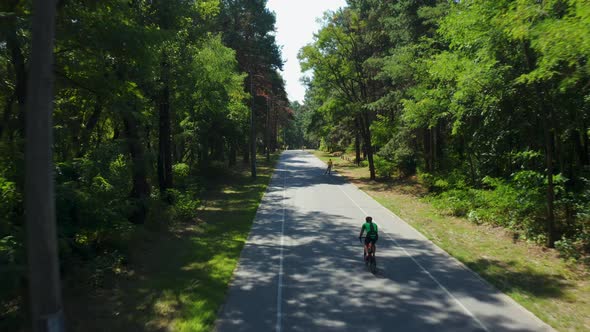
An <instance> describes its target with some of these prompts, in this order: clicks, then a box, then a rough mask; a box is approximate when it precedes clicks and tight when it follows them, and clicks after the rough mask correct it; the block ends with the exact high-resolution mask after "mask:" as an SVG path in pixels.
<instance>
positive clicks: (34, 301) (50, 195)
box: [25, 0, 64, 332]
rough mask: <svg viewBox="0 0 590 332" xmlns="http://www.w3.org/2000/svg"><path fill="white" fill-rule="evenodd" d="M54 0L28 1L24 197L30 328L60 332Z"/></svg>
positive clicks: (62, 326) (62, 324)
mask: <svg viewBox="0 0 590 332" xmlns="http://www.w3.org/2000/svg"><path fill="white" fill-rule="evenodd" d="M55 5H56V3H55V1H43V0H39V1H35V2H34V4H33V6H34V7H33V10H34V14H33V15H34V16H33V28H32V49H31V60H30V73H29V77H28V83H29V84H28V88H27V89H28V92H29V93H28V97H27V121H26V123H27V130H26V136H27V143H26V152H25V155H26V164H25V165H26V172H25V173H26V185H25V188H26V189H25V190H26V198H25V211H26V216H27V234H28V237H27V238H28V241H27V248H28V256H29V289H30V293H31V311H32V322H33V331H40V332H41V331H63V330H64V322H63V311H62V309H63V308H62V303H61V286H60V284H61V281H60V272H59V258H58V252H57V230H56V224H55V198H54V184H53V181H54V180H53V162H52V159H53V156H52V150H51V146H52V143H53V136H52V131H53V128H52V125H51V124H52V121H51V117H52V108H53V107H52V106H53V71H52V69H53V68H52V64H53V40H54V35H55V12H56V7H55Z"/></svg>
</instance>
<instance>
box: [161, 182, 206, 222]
mask: <svg viewBox="0 0 590 332" xmlns="http://www.w3.org/2000/svg"><path fill="white" fill-rule="evenodd" d="M168 195H169V196H170V197H173V211H174V213H173V215H174V218H175V219H176V220H178V221H191V220H194V219H195V217H196V215H197V210H198V209H199V206H200V201H199V199H198V198H197V195H196V193H194V192H190V191H187V192H181V191H179V190H176V189H168Z"/></svg>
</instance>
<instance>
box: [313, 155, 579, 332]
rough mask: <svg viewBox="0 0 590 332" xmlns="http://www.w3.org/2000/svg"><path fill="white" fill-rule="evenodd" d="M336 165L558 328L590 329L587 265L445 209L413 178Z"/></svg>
mask: <svg viewBox="0 0 590 332" xmlns="http://www.w3.org/2000/svg"><path fill="white" fill-rule="evenodd" d="M314 153H315V155H316V156H317V157H319V158H320V159H321V160H324V161H327V160H328V158H332V160H333V161H334V169H335V170H336V171H337V172H339V173H340V174H342V175H344V176H345V177H347V178H348V179H349V181H351V182H352V183H354V184H356V185H357V186H358V187H359V188H360V189H361V190H363V191H365V192H366V193H367V194H369V195H370V196H371V197H373V198H374V199H375V200H377V201H378V202H379V203H381V205H383V206H385V207H386V208H388V209H389V210H391V211H392V212H394V213H395V214H397V215H398V216H400V217H401V218H402V219H404V220H405V221H406V222H408V223H409V224H410V225H412V226H413V227H414V228H416V229H417V230H418V231H420V232H421V233H422V234H424V235H425V236H426V237H427V238H429V239H430V240H431V241H432V242H434V243H435V244H437V245H438V246H439V247H441V248H442V249H444V250H445V251H447V252H448V253H449V254H451V255H452V256H454V257H455V258H457V259H458V260H460V261H461V262H463V263H464V264H465V265H467V266H468V267H469V268H471V269H472V270H473V271H475V272H476V273H478V274H479V275H480V276H482V277H483V278H484V279H486V280H487V281H488V282H490V283H491V284H493V285H494V286H495V287H497V288H498V289H500V290H501V291H502V292H504V293H506V294H507V295H508V296H510V297H512V298H513V299H514V300H515V301H516V302H518V303H520V304H521V305H522V306H524V307H525V308H527V309H528V310H529V311H531V312H532V313H534V314H535V315H537V317H539V318H541V319H542V320H543V321H545V322H546V323H548V324H549V325H551V326H553V327H554V328H556V329H558V330H560V331H590V281H589V271H588V270H587V269H586V268H585V267H584V266H582V265H576V264H572V263H569V262H567V261H565V260H563V259H561V258H560V257H558V253H557V252H556V251H555V250H550V249H545V248H541V247H538V246H536V245H532V244H528V243H526V242H522V241H514V239H513V237H512V236H511V234H510V233H509V232H507V231H505V230H503V229H501V228H497V227H491V226H487V225H482V226H478V225H475V224H473V223H471V222H469V221H468V220H467V219H465V218H456V217H452V216H448V215H444V214H443V213H441V212H440V211H438V210H437V209H435V208H434V207H433V206H432V205H431V204H430V203H429V202H428V200H427V199H424V198H423V197H424V195H425V191H424V190H423V188H421V186H420V185H419V184H418V183H416V182H415V181H411V180H407V181H383V182H378V181H369V173H368V169H367V168H366V167H356V166H355V165H354V164H352V163H350V162H349V161H347V160H343V159H341V158H337V157H336V158H335V157H332V156H331V155H330V154H327V153H324V152H320V151H315V152H314Z"/></svg>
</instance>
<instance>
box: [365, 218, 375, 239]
mask: <svg viewBox="0 0 590 332" xmlns="http://www.w3.org/2000/svg"><path fill="white" fill-rule="evenodd" d="M362 230H363V231H364V232H366V233H367V237H368V238H370V239H374V238H376V237H377V236H378V234H379V229H378V227H377V224H375V223H374V222H366V223H364V224H363V227H362Z"/></svg>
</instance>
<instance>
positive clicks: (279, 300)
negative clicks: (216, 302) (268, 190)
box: [276, 164, 287, 332]
mask: <svg viewBox="0 0 590 332" xmlns="http://www.w3.org/2000/svg"><path fill="white" fill-rule="evenodd" d="M286 184H287V165H286V164H285V165H284V166H283V219H282V220H281V246H280V249H279V276H278V278H279V280H278V284H277V325H276V331H277V332H281V329H282V318H283V313H282V311H283V244H284V241H285V237H284V234H285V200H286V188H287V185H286Z"/></svg>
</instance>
